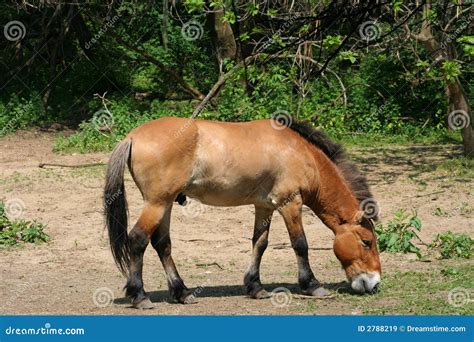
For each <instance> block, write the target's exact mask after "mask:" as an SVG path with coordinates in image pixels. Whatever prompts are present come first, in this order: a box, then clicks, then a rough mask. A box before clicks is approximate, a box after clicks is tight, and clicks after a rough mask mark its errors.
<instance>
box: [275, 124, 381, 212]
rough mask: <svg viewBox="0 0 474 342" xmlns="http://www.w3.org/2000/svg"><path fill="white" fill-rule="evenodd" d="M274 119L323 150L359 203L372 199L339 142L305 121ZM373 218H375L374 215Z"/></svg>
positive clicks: (364, 178)
mask: <svg viewBox="0 0 474 342" xmlns="http://www.w3.org/2000/svg"><path fill="white" fill-rule="evenodd" d="M276 120H277V121H278V122H279V123H280V124H282V125H285V126H287V127H288V128H290V129H292V130H293V131H295V132H296V133H298V134H299V135H301V136H302V137H303V138H304V139H306V140H307V141H308V142H310V143H311V144H313V145H314V146H316V147H317V148H319V149H320V150H321V151H323V152H324V154H325V155H326V156H328V157H329V159H330V160H331V161H332V162H333V163H334V164H336V166H337V167H338V169H339V170H340V171H341V173H342V175H343V176H344V179H345V180H346V181H347V183H348V184H349V185H350V188H351V189H352V191H353V192H354V195H355V197H356V198H357V200H358V201H359V203H360V202H362V201H364V200H366V199H369V198H370V199H373V196H372V193H371V192H370V188H369V184H368V183H367V178H366V177H365V176H364V175H363V174H361V173H360V171H359V169H358V168H357V166H356V165H355V164H354V163H353V162H351V161H350V160H349V159H348V158H347V155H346V152H345V151H344V148H343V147H342V146H341V145H340V144H337V143H335V142H333V141H332V140H331V139H330V138H329V137H328V136H327V135H326V133H324V132H322V131H319V130H317V129H315V128H314V127H313V126H311V124H309V123H307V122H303V121H297V120H295V119H291V120H288V118H280V117H277V118H276ZM375 219H377V218H376V217H375Z"/></svg>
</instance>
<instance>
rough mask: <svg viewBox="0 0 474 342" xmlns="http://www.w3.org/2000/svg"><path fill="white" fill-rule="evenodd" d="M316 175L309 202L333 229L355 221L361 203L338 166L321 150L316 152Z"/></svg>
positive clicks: (315, 211) (322, 219)
mask: <svg viewBox="0 0 474 342" xmlns="http://www.w3.org/2000/svg"><path fill="white" fill-rule="evenodd" d="M314 157H315V158H314V159H315V165H314V167H315V169H317V172H315V173H314V174H315V176H314V178H315V179H313V181H312V189H310V190H309V194H308V196H307V197H308V199H307V201H306V202H307V203H305V204H307V205H308V206H309V207H310V208H311V209H312V210H313V211H314V213H315V214H316V215H317V216H318V217H319V218H320V219H321V221H323V223H324V224H326V225H327V226H328V227H329V228H330V229H332V230H333V231H335V230H336V228H337V227H338V226H340V225H341V224H344V223H351V222H353V221H354V220H355V219H356V217H357V213H358V212H359V210H360V209H359V203H358V201H357V199H356V197H355V196H354V193H353V192H352V190H351V188H350V186H349V184H348V183H347V182H346V180H345V179H344V177H343V176H342V174H341V172H340V171H339V169H338V168H337V166H336V165H335V164H334V163H333V162H332V161H331V160H330V159H329V158H328V157H327V156H326V155H325V154H324V153H323V152H321V151H319V150H317V151H315V153H314Z"/></svg>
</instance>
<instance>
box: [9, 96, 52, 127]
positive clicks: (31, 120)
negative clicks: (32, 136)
mask: <svg viewBox="0 0 474 342" xmlns="http://www.w3.org/2000/svg"><path fill="white" fill-rule="evenodd" d="M43 119H44V111H43V109H42V105H41V100H40V97H39V96H38V95H37V94H31V96H30V98H21V97H18V96H17V95H12V96H11V97H10V99H9V101H8V102H7V103H6V104H3V103H2V102H0V136H2V135H5V134H8V133H11V132H14V131H15V130H17V129H19V128H25V127H27V126H28V125H33V124H38V123H40V122H41V121H42V120H43Z"/></svg>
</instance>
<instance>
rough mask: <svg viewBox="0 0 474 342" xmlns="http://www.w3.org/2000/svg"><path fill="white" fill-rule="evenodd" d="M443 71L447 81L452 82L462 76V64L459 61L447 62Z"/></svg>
mask: <svg viewBox="0 0 474 342" xmlns="http://www.w3.org/2000/svg"><path fill="white" fill-rule="evenodd" d="M442 69H443V72H444V77H446V80H447V81H452V80H454V79H455V78H456V77H458V76H460V75H461V64H459V62H457V61H445V62H444V63H443V67H442Z"/></svg>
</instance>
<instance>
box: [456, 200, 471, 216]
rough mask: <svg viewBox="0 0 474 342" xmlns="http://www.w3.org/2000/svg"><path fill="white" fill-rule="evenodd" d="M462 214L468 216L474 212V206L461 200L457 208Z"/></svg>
mask: <svg viewBox="0 0 474 342" xmlns="http://www.w3.org/2000/svg"><path fill="white" fill-rule="evenodd" d="M459 211H460V212H461V215H462V216H470V215H471V214H472V213H473V212H474V206H472V205H470V204H469V203H467V202H463V203H462V204H461V207H460V208H459Z"/></svg>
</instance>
